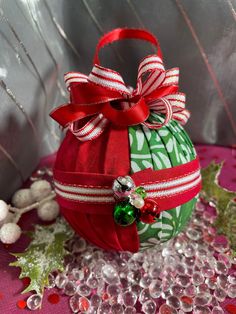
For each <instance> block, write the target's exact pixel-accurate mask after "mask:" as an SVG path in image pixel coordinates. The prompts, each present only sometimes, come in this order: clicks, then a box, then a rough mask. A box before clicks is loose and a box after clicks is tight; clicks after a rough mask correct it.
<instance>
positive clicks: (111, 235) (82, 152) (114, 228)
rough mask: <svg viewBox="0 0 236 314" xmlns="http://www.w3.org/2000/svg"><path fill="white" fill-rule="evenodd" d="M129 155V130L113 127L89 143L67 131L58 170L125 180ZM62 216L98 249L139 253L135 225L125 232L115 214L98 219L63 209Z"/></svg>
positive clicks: (127, 228) (97, 217) (60, 153)
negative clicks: (119, 177) (105, 175)
mask: <svg viewBox="0 0 236 314" xmlns="http://www.w3.org/2000/svg"><path fill="white" fill-rule="evenodd" d="M129 155H130V152H129V143H128V131H127V129H118V128H114V127H111V126H110V127H108V128H107V129H106V131H105V132H104V133H103V135H102V136H99V137H98V138H97V139H95V140H93V141H87V142H80V141H78V139H76V137H75V136H74V135H73V134H72V133H71V132H69V131H68V133H67V134H66V137H65V139H64V141H63V143H62V144H61V146H60V149H59V151H58V153H57V159H56V163H55V169H57V170H62V171H71V172H85V173H96V174H99V173H100V174H107V175H116V176H119V175H121V176H122V175H126V174H127V173H129V172H130V160H129ZM78 206H79V204H78ZM91 206H92V205H91ZM61 212H62V214H63V215H64V217H65V218H66V219H67V220H68V222H69V223H70V224H71V226H72V227H73V228H74V229H75V230H76V232H78V234H80V235H81V236H83V237H84V238H85V239H87V240H88V241H89V242H92V243H94V244H96V245H97V246H99V247H102V248H104V249H108V250H118V251H120V250H127V251H131V252H136V251H138V249H139V239H138V234H137V230H136V224H135V223H134V224H132V225H131V226H128V227H125V228H124V227H121V226H118V225H117V224H115V222H114V219H113V211H111V212H110V213H109V214H107V215H99V214H88V213H78V212H75V211H73V210H69V209H67V208H64V207H62V208H61Z"/></svg>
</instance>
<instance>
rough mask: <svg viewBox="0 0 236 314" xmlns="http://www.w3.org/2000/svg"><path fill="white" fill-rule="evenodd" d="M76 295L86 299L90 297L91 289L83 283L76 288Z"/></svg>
mask: <svg viewBox="0 0 236 314" xmlns="http://www.w3.org/2000/svg"><path fill="white" fill-rule="evenodd" d="M77 293H78V294H79V295H81V296H83V297H87V296H89V295H90V293H91V289H90V287H89V286H88V285H87V284H85V283H82V284H79V285H78V287H77Z"/></svg>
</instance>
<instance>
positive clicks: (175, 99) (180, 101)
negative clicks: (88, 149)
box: [50, 29, 189, 141]
mask: <svg viewBox="0 0 236 314" xmlns="http://www.w3.org/2000/svg"><path fill="white" fill-rule="evenodd" d="M125 38H137V39H142V40H146V41H149V42H150V43H151V44H153V45H154V46H155V47H156V48H157V55H150V56H147V57H146V58H144V59H143V60H142V61H141V63H140V65H139V69H138V79H137V86H136V89H131V88H129V87H127V86H126V85H125V83H124V81H123V79H122V77H121V75H120V74H119V73H118V72H116V71H112V70H110V69H108V68H104V67H101V66H100V65H99V58H98V53H99V50H100V49H101V48H102V47H103V46H105V45H107V44H109V43H112V42H114V41H117V40H120V39H125ZM94 63H95V65H94V67H93V69H92V71H91V73H90V74H89V76H86V75H84V74H82V73H73V72H70V73H67V74H66V75H65V81H66V84H67V87H68V89H69V91H70V96H71V102H70V103H69V104H65V105H63V106H61V107H59V108H56V109H55V110H54V111H53V112H52V113H51V114H50V115H51V117H52V118H53V119H55V120H56V121H57V122H58V123H59V124H61V125H62V126H63V127H67V126H69V127H70V129H71V131H72V132H73V133H74V134H75V135H76V136H77V137H78V139H80V140H81V141H86V140H91V139H94V138H96V137H98V136H99V135H100V134H101V133H102V132H103V130H104V129H105V128H106V126H107V124H108V123H112V124H113V125H115V126H118V127H128V126H131V125H137V124H144V125H146V126H147V127H149V128H154V129H157V128H160V127H162V126H163V125H165V124H167V123H168V122H169V121H170V119H175V120H177V121H179V122H180V123H182V124H184V123H186V122H187V119H188V118H189V112H188V111H187V110H186V109H185V95H184V94H182V93H178V74H179V72H178V69H177V68H174V69H171V70H168V71H165V69H164V65H163V62H162V53H161V50H160V46H159V43H158V41H157V39H156V38H155V37H154V36H153V35H152V34H150V33H149V32H147V31H145V30H138V29H115V30H113V31H111V32H110V33H108V34H106V35H105V36H103V37H102V38H101V40H100V41H99V43H98V45H97V48H96V53H95V57H94ZM150 111H153V112H154V113H157V114H159V113H162V114H165V119H164V121H163V122H162V123H160V122H158V121H157V122H155V121H154V122H150V121H147V119H148V117H149V115H150ZM89 117H90V120H88V119H86V122H83V121H84V120H83V119H84V118H89Z"/></svg>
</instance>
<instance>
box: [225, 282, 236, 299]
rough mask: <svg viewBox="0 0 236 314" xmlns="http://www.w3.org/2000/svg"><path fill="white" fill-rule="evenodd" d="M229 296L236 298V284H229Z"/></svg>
mask: <svg viewBox="0 0 236 314" xmlns="http://www.w3.org/2000/svg"><path fill="white" fill-rule="evenodd" d="M227 293H228V296H229V297H230V298H232V299H236V285H234V284H229V285H228V288H227Z"/></svg>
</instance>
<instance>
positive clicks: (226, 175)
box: [0, 145, 236, 314]
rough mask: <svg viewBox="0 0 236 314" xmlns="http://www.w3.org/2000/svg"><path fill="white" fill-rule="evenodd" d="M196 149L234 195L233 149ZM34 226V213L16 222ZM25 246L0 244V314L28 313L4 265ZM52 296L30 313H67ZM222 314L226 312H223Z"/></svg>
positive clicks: (64, 302)
mask: <svg viewBox="0 0 236 314" xmlns="http://www.w3.org/2000/svg"><path fill="white" fill-rule="evenodd" d="M196 149H197V151H198V153H199V156H200V161H201V165H202V167H205V166H207V165H208V164H209V162H210V161H211V160H215V161H216V162H221V161H223V160H224V161H225V164H224V167H223V171H222V173H221V176H220V184H221V185H222V186H224V187H226V188H228V189H231V190H233V191H236V149H232V148H226V147H219V146H209V145H208V146H207V145H197V147H196ZM54 160H55V155H51V156H49V157H46V158H43V159H42V161H41V163H40V166H48V165H52V164H53V162H54ZM34 223H40V221H39V219H38V218H37V216H36V214H35V213H34V212H30V213H27V214H25V215H24V216H23V217H22V219H21V221H20V225H21V227H22V229H24V230H29V229H30V228H31V227H32V226H33V224H34ZM28 243H29V239H28V238H27V237H26V236H22V237H21V239H20V240H19V241H18V242H17V243H16V244H13V245H10V246H8V247H7V246H4V245H2V244H0V274H1V280H0V314H15V313H29V312H30V311H29V310H27V309H24V310H21V309H18V308H17V301H19V300H26V299H27V297H28V296H29V295H30V294H24V295H22V294H21V291H22V289H23V283H22V281H21V280H19V279H18V276H19V269H18V268H15V267H9V266H8V264H9V263H10V262H11V261H13V260H14V257H13V256H11V255H10V254H9V253H10V252H22V251H23V250H24V248H25V247H26V246H27V244H28ZM54 292H57V293H58V291H57V290H56V289H50V290H46V292H45V295H44V299H43V304H42V309H41V310H36V311H34V313H41V314H51V313H53V314H57V313H58V314H59V313H60V314H61V313H63V314H64V313H70V312H71V311H70V309H69V305H68V299H69V298H68V297H65V296H62V295H61V296H60V301H59V303H58V304H51V303H49V302H48V299H47V298H48V296H49V295H50V294H52V293H54ZM229 303H231V304H234V305H235V306H236V300H232V299H230V300H226V301H225V302H223V303H222V307H223V308H225V306H226V305H227V304H229ZM225 313H228V312H227V311H225Z"/></svg>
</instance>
